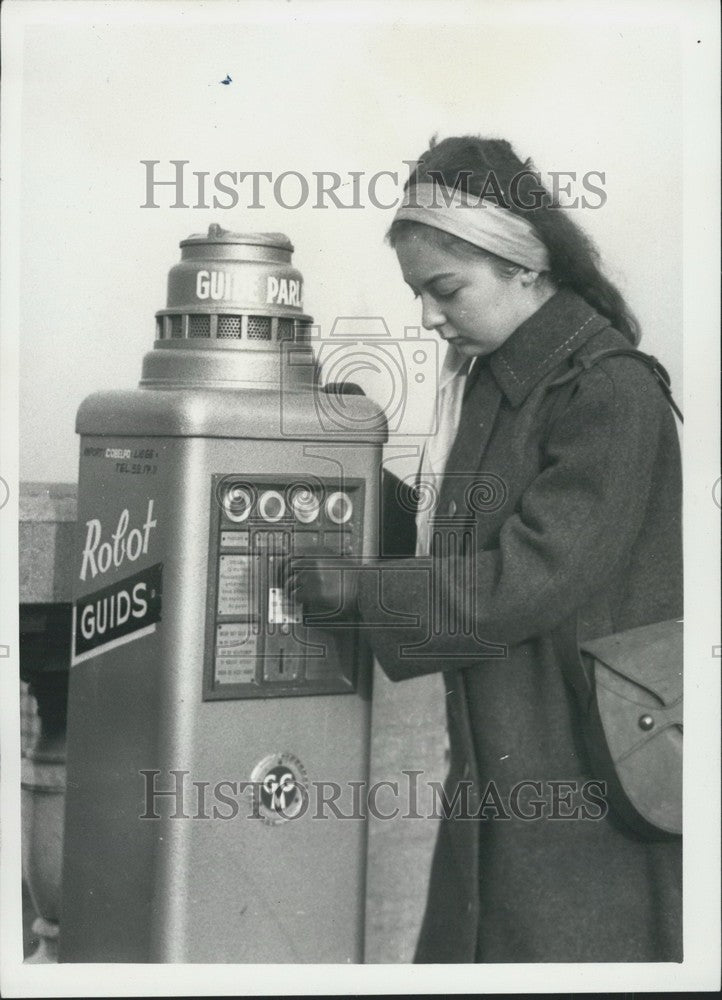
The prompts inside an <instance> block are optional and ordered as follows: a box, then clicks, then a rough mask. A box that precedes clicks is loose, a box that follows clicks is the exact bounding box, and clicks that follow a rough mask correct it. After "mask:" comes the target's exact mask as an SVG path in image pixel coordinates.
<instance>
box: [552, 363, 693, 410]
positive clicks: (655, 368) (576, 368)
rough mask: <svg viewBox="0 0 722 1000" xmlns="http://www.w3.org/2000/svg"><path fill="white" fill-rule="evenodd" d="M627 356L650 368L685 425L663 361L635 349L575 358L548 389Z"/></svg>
mask: <svg viewBox="0 0 722 1000" xmlns="http://www.w3.org/2000/svg"><path fill="white" fill-rule="evenodd" d="M625 355H626V356H627V357H629V358H636V359H637V361H641V362H642V363H643V364H645V365H646V366H647V368H649V370H650V371H651V372H652V374H653V375H654V377H655V378H656V380H657V383H658V385H659V387H660V388H661V390H662V392H663V393H664V395H665V396H666V397H667V402H668V403H669V405H670V406H671V407H672V409H673V410H674V412H675V414H676V416H677V418H678V420H679V422H680V423H684V417H683V416H682V411H681V410H680V408H679V407H678V406H677V404H676V403H675V401H674V397H673V396H672V382H671V380H670V377H669V374H668V372H667V369H666V368H665V367H664V365H663V364H662V363H661V361H658V360H657V358H655V357H653V355H651V354H645V353H644V351H637V350H635V349H634V348H633V347H609V348H607V349H606V350H604V351H597V352H596V353H595V354H590V355H589V356H588V357H581V358H575V363H574V364H573V365H572V367H571V368H570V369H569V371H568V372H566V373H565V374H564V375H562V376H561V378H558V379H556V381H554V382H551V383H550V384H549V385H548V386H547V389H556V388H558V387H559V386H562V385H566V384H567V383H568V382H572V381H573V380H574V379H576V378H579V376H580V375H582V374H583V373H584V372H586V371H589V369H590V368H591V367H592V366H593V365H595V364H596V363H597V362H598V361H603V360H604V359H605V358H615V357H620V356H625Z"/></svg>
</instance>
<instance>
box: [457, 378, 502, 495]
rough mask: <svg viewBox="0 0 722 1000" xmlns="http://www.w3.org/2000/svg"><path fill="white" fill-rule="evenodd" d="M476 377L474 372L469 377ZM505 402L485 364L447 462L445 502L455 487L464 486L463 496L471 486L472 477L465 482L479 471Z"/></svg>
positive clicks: (466, 404)
mask: <svg viewBox="0 0 722 1000" xmlns="http://www.w3.org/2000/svg"><path fill="white" fill-rule="evenodd" d="M472 377H473V373H472V375H470V376H469V378H472ZM501 399H502V392H501V389H500V388H499V384H498V383H497V381H496V379H495V378H494V377H493V375H492V374H491V369H490V368H489V365H488V364H487V363H484V364H483V367H482V368H481V369H480V370H479V373H478V376H477V377H476V379H475V380H474V384H473V385H471V386H470V388H469V392H468V393H467V395H466V396H465V397H464V403H463V406H462V408H461V416H460V419H459V428H458V430H457V433H456V438H455V439H454V444H453V446H452V449H451V452H450V454H449V458H448V460H447V463H446V470H445V473H444V483H443V488H442V499H446V500H447V502H448V501H449V500H450V499H451V494H452V493H453V492H455V490H454V486H455V485H456V486H457V487H458V486H460V487H461V491H462V495H463V490H464V489H465V487H467V486H468V485H469V483H468V478H467V480H466V481H465V482H463V483H462V482H461V479H463V478H464V475H465V476H466V477H468V476H469V475H473V474H474V473H475V472H476V471H477V470H478V468H479V465H480V463H481V460H482V457H483V455H484V452H485V451H486V446H487V444H488V443H489V438H490V437H491V432H492V430H493V427H494V422H495V421H496V417H497V414H498V412H499V406H500V404H501ZM457 502H458V501H457Z"/></svg>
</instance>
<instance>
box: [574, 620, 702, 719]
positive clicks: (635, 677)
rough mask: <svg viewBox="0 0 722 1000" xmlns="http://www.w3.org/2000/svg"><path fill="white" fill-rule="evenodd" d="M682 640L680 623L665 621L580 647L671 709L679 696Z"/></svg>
mask: <svg viewBox="0 0 722 1000" xmlns="http://www.w3.org/2000/svg"><path fill="white" fill-rule="evenodd" d="M683 638H684V625H683V623H682V622H681V621H667V622H656V623H655V624H654V625H643V626H642V627H641V628H633V629H628V630H627V631H626V632H616V633H615V634H614V635H605V636H601V637H600V638H598V639H589V640H585V641H583V642H580V644H579V647H580V650H581V652H582V653H586V654H588V655H590V656H593V657H594V659H596V660H599V661H600V662H601V663H603V664H604V665H605V666H606V667H608V668H609V669H610V670H613V671H614V672H615V673H618V674H620V675H621V676H622V677H626V678H628V679H629V680H630V681H632V682H633V683H635V684H638V685H640V686H641V687H644V688H646V689H647V690H648V691H651V692H652V694H654V695H656V696H657V697H658V698H659V699H660V701H661V702H662V703H663V704H665V705H671V704H672V703H673V702H675V701H677V700H678V699H679V698H681V696H682V660H683V654H684V644H683Z"/></svg>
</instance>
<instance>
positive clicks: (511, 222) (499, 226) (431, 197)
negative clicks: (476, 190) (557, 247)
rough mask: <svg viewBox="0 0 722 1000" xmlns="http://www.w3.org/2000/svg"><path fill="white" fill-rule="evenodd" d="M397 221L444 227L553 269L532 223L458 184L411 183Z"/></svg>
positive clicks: (501, 253) (509, 256)
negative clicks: (460, 187) (468, 191)
mask: <svg viewBox="0 0 722 1000" xmlns="http://www.w3.org/2000/svg"><path fill="white" fill-rule="evenodd" d="M474 199H475V200H474ZM396 221H404V222H421V223H423V224H424V225H425V226H432V227H433V228H434V229H441V230H442V231H443V232H445V233H451V235H452V236H458V237H459V239H462V240H466V242H467V243H473V245H474V246H477V247H481V248H482V249H483V250H488V251H489V252H490V253H493V254H496V255H497V256H498V257H504V258H505V259H506V260H509V261H511V262H512V263H513V264H520V265H521V266H522V267H526V268H528V269H529V270H530V271H548V270H549V253H548V251H547V248H546V247H545V245H544V244H543V243H542V241H541V240H540V239H539V237H538V236H537V234H536V231H535V229H534V227H533V226H532V225H531V223H529V222H527V221H526V219H522V218H521V216H519V215H515V214H514V212H510V211H509V209H508V208H501V206H499V205H496V204H495V203H494V202H491V201H485V200H484V199H483V198H478V197H477V196H475V195H469V194H467V193H466V192H463V191H459V190H458V188H455V189H454V190H453V191H451V192H449V190H448V188H445V187H443V186H441V185H438V184H426V183H424V184H416V185H415V186H413V187H410V188H409V189H408V190H407V191H406V194H405V196H404V200H403V202H402V204H401V207H400V208H399V210H398V211H397V213H396V215H395V216H394V222H396Z"/></svg>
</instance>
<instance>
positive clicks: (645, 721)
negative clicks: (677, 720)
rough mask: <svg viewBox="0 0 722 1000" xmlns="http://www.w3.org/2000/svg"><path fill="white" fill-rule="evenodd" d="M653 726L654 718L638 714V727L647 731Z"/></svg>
mask: <svg viewBox="0 0 722 1000" xmlns="http://www.w3.org/2000/svg"><path fill="white" fill-rule="evenodd" d="M653 726H654V719H653V718H652V716H651V715H640V716H639V728H640V729H644V731H645V732H648V731H649V730H650V729H652V727H653Z"/></svg>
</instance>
